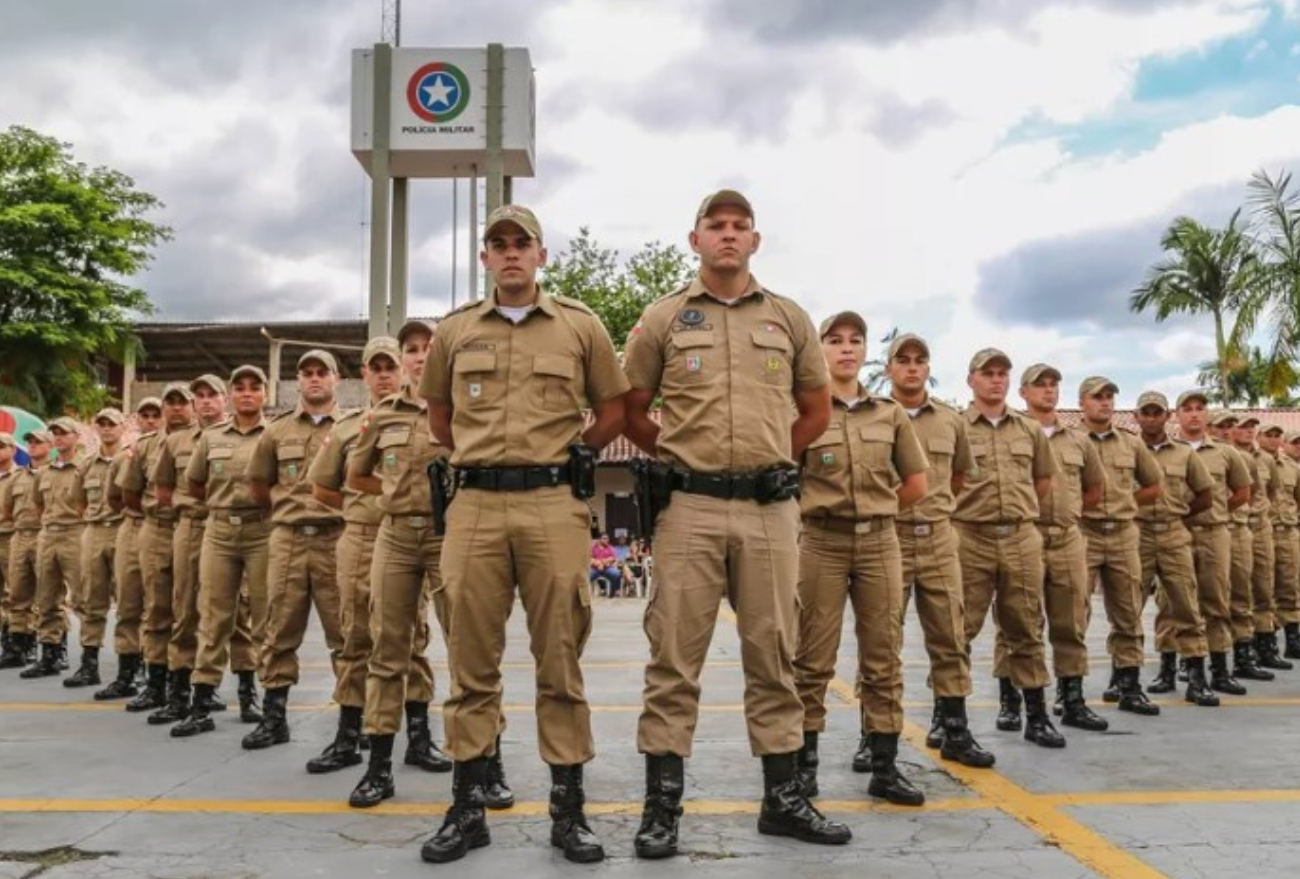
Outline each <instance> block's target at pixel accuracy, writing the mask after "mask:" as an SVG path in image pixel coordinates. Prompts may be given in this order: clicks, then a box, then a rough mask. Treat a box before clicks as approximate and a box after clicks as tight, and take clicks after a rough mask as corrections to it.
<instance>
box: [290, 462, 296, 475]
mask: <svg viewBox="0 0 1300 879" xmlns="http://www.w3.org/2000/svg"><path fill="white" fill-rule="evenodd" d="M289 475H290V476H297V475H298V465H297V464H290V465H289Z"/></svg>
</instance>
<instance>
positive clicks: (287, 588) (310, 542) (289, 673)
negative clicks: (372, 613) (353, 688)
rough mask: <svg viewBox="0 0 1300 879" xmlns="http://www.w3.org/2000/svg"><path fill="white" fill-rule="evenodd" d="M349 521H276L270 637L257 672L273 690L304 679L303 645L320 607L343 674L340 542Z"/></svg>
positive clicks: (335, 664) (269, 597) (269, 587)
mask: <svg viewBox="0 0 1300 879" xmlns="http://www.w3.org/2000/svg"><path fill="white" fill-rule="evenodd" d="M342 532H343V524H342V523H341V522H340V523H338V524H333V525H272V526H271V539H270V542H269V544H268V551H269V553H270V561H269V563H268V564H267V574H266V596H267V613H266V641H265V645H264V646H263V648H262V661H261V664H260V666H259V667H258V671H257V675H258V678H259V679H260V680H261V681H262V686H264V687H266V688H267V689H268V690H271V689H276V688H278V687H291V686H294V685H295V684H297V683H298V670H299V669H298V648H300V647H302V640H303V638H304V637H305V636H306V634H307V621H308V618H309V616H310V614H311V608H312V606H313V605H314V606H315V608H316V618H317V619H319V620H320V624H321V629H322V630H323V631H324V633H325V646H326V647H327V648H328V649H329V654H330V662H331V663H332V664H333V667H334V674H335V676H337V675H338V670H339V669H338V655H339V651H340V650H342V649H343V636H342V634H340V632H339V624H340V616H341V611H340V608H339V586H338V580H337V579H336V577H335V560H334V551H335V544H336V543H337V542H338V539H339V535H340V534H341V533H342Z"/></svg>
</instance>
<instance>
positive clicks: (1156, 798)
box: [1037, 790, 1300, 806]
mask: <svg viewBox="0 0 1300 879" xmlns="http://www.w3.org/2000/svg"><path fill="white" fill-rule="evenodd" d="M1037 799H1038V801H1039V802H1043V803H1050V804H1051V805H1053V806H1189V805H1206V804H1208V805H1214V804H1220V803H1223V804H1232V803H1300V790H1130V791H1095V792H1088V793H1077V794H1043V795H1040V796H1039V797H1037Z"/></svg>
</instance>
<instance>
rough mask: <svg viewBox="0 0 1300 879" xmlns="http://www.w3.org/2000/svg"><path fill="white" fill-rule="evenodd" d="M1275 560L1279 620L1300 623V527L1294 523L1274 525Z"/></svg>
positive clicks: (1275, 589) (1280, 621)
mask: <svg viewBox="0 0 1300 879" xmlns="http://www.w3.org/2000/svg"><path fill="white" fill-rule="evenodd" d="M1273 560H1274V571H1275V572H1276V577H1275V579H1274V581H1273V594H1274V596H1275V597H1276V598H1277V621H1278V622H1279V623H1281V624H1284V625H1289V624H1291V623H1300V529H1297V528H1296V526H1294V525H1274V526H1273Z"/></svg>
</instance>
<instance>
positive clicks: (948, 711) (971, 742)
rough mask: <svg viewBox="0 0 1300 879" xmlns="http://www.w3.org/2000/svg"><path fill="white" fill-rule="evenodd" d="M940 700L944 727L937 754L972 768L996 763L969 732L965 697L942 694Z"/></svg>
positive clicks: (982, 767)
mask: <svg viewBox="0 0 1300 879" xmlns="http://www.w3.org/2000/svg"><path fill="white" fill-rule="evenodd" d="M941 702H942V712H943V725H944V729H943V746H942V747H941V748H940V749H939V756H940V757H942V758H943V759H945V760H955V761H957V762H958V763H960V764H962V765H963V766H970V767H972V768H974V769H988V768H989V767H990V766H992V765H993V764H994V763H996V762H997V759H996V758H995V757H994V756H993V755H992V754H990V753H989V752H988V751H986V750H984V749H983V748H981V747H980V744H979V742H977V741H975V737H974V736H973V735H971V734H970V726H969V725H968V723H967V721H966V697H965V696H944V697H942V699H941Z"/></svg>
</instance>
